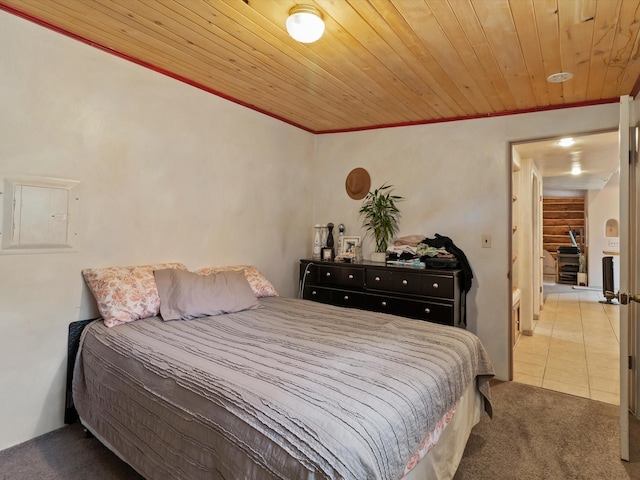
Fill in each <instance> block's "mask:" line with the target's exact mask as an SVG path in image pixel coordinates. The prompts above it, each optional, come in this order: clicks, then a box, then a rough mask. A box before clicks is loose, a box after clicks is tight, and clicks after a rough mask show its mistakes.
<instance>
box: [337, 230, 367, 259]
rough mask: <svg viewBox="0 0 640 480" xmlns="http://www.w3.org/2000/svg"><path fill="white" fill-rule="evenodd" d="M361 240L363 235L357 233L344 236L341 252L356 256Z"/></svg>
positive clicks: (341, 253)
mask: <svg viewBox="0 0 640 480" xmlns="http://www.w3.org/2000/svg"><path fill="white" fill-rule="evenodd" d="M361 241H362V239H361V237H360V236H357V235H356V236H344V237H342V245H341V250H340V252H339V254H340V255H345V256H351V257H353V256H355V254H356V247H358V246H360V242H361Z"/></svg>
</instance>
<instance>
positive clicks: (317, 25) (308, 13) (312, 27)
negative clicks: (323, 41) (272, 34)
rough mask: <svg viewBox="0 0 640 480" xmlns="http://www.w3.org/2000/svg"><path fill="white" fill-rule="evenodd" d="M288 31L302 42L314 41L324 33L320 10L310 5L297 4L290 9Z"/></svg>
mask: <svg viewBox="0 0 640 480" xmlns="http://www.w3.org/2000/svg"><path fill="white" fill-rule="evenodd" d="M287 32H289V35H291V37H292V38H293V39H294V40H297V41H298V42H300V43H313V42H315V41H316V40H318V39H319V38H320V37H321V36H322V34H323V33H324V22H323V21H322V14H321V13H320V10H318V9H317V8H315V7H312V6H310V5H296V6H295V7H293V8H292V9H291V10H289V17H288V18H287Z"/></svg>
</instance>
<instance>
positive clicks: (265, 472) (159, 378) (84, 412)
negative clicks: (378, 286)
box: [73, 297, 493, 480]
mask: <svg viewBox="0 0 640 480" xmlns="http://www.w3.org/2000/svg"><path fill="white" fill-rule="evenodd" d="M260 304H261V308H258V309H256V310H251V311H245V312H240V313H235V314H226V315H219V316H215V317H205V318H200V319H196V320H186V321H173V322H163V321H162V320H161V319H160V318H158V317H153V318H149V319H145V320H139V321H136V322H133V323H129V324H126V325H120V326H117V327H113V328H106V327H105V326H104V324H103V323H102V322H101V321H97V322H94V323H93V324H91V325H90V326H89V327H88V328H87V329H86V330H85V332H84V334H83V339H82V345H81V349H80V353H79V356H78V361H77V363H76V370H75V374H74V383H73V392H74V401H75V404H76V408H77V410H78V412H79V414H80V417H81V418H82V420H83V422H84V423H85V424H86V425H87V427H89V428H90V429H91V430H93V431H94V433H96V434H98V436H99V437H100V438H101V439H102V440H103V441H104V442H105V443H106V444H107V445H108V446H110V448H112V449H113V450H114V451H115V452H116V453H118V455H120V456H121V457H122V458H123V459H124V460H125V461H127V462H128V463H130V464H131V465H132V466H133V467H134V468H135V469H136V470H138V471H139V472H140V473H141V474H142V475H144V476H145V477H146V478H148V479H150V480H151V479H157V480H160V479H189V480H196V479H201V478H207V479H227V480H230V479H252V480H260V479H276V478H277V479H296V480H297V479H315V480H317V479H357V480H364V479H389V480H395V479H397V478H398V477H400V475H401V474H402V471H403V469H404V467H405V464H406V462H407V460H408V459H409V457H410V456H411V455H412V454H413V453H414V451H415V450H416V449H417V448H418V446H419V444H420V442H421V441H422V439H423V438H424V437H425V435H426V434H427V433H428V432H430V430H431V429H432V428H433V427H434V425H435V424H436V422H437V421H438V419H440V417H442V415H443V414H444V413H445V412H446V411H447V410H449V409H450V408H451V407H452V405H453V404H454V403H455V402H456V400H457V399H458V398H459V397H460V395H461V394H462V393H463V391H464V390H465V388H466V387H467V386H468V385H469V384H470V383H471V382H472V381H476V382H477V386H478V388H479V389H480V391H481V392H482V393H483V394H484V395H485V397H486V399H487V401H486V402H485V406H486V408H487V409H488V412H489V413H490V408H491V405H490V399H489V385H488V381H489V379H490V378H491V377H492V376H493V367H492V365H491V362H490V361H489V358H488V356H487V353H486V352H485V350H484V348H483V346H482V344H481V343H480V341H479V340H478V338H477V337H476V336H474V335H473V334H472V333H470V332H467V331H465V330H462V329H458V328H454V327H443V326H439V325H435V324H431V323H427V322H422V321H418V320H409V319H405V318H401V317H396V316H390V315H385V314H377V313H373V312H367V311H362V310H353V309H343V308H339V307H332V306H327V305H321V304H318V303H313V302H310V301H305V300H298V299H291V298H283V297H271V298H263V299H260ZM474 379H475V380H474Z"/></svg>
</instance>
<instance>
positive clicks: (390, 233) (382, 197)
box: [359, 183, 403, 262]
mask: <svg viewBox="0 0 640 480" xmlns="http://www.w3.org/2000/svg"><path fill="white" fill-rule="evenodd" d="M392 189H393V185H387V184H386V183H385V184H383V185H382V186H381V187H379V188H377V189H375V190H374V191H373V192H369V193H367V196H366V197H365V198H364V201H363V202H362V207H361V208H360V211H359V213H360V216H361V217H362V219H363V221H362V226H363V228H365V229H366V230H367V234H368V235H373V239H374V240H375V242H376V251H375V252H374V253H373V254H371V260H373V261H374V262H384V261H385V260H386V251H387V247H388V245H389V241H390V240H391V239H392V238H393V237H394V235H395V234H396V233H397V232H398V219H399V218H400V210H398V207H397V206H396V202H398V201H400V200H403V198H402V197H399V196H397V195H392V194H391V192H392V191H393V190H392Z"/></svg>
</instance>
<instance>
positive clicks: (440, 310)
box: [405, 300, 455, 325]
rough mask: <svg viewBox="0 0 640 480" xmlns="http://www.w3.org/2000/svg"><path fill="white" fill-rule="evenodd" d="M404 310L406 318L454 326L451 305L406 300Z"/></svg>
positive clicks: (453, 312)
mask: <svg viewBox="0 0 640 480" xmlns="http://www.w3.org/2000/svg"><path fill="white" fill-rule="evenodd" d="M405 308H406V312H407V313H406V315H407V317H411V318H416V319H419V320H426V321H429V322H433V323H440V324H442V325H454V324H455V321H454V320H455V317H454V314H455V309H454V306H453V304H451V303H439V302H423V301H420V300H408V301H407V303H406V305H405Z"/></svg>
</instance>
